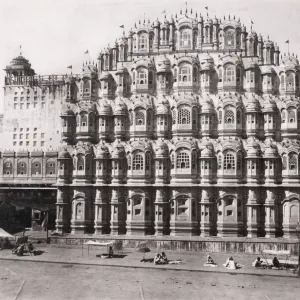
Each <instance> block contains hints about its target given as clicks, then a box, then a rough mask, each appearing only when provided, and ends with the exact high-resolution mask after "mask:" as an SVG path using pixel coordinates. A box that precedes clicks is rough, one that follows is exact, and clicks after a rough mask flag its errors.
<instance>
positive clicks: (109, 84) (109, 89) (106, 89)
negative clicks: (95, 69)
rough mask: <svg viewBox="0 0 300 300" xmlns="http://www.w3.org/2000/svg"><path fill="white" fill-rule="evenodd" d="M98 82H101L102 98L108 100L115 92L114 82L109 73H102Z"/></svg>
mask: <svg viewBox="0 0 300 300" xmlns="http://www.w3.org/2000/svg"><path fill="white" fill-rule="evenodd" d="M100 82H101V92H102V96H103V98H109V99H110V98H111V97H112V96H113V95H114V92H115V81H114V78H113V76H112V75H111V74H110V73H109V72H107V71H104V72H102V74H101V76H100Z"/></svg>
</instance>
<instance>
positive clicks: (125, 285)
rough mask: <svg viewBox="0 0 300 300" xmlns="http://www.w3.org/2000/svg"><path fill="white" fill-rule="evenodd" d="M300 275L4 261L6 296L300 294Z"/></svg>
mask: <svg viewBox="0 0 300 300" xmlns="http://www.w3.org/2000/svg"><path fill="white" fill-rule="evenodd" d="M299 295H300V279H298V278H289V277H283V278H280V277H270V276H251V275H238V274H237V275H230V274H224V273H201V272H196V273H195V272H186V271H174V270H165V271H163V270H151V269H149V270H147V269H131V268H128V269H127V268H118V267H103V266H80V265H70V264H68V265H64V264H48V263H38V262H24V261H4V260H3V261H0V299H5V300H10V299H18V300H20V299H51V300H54V299H141V300H144V299H145V300H148V299H164V300H167V299H203V300H206V299H223V300H225V299H255V300H259V299H272V300H273V299H289V300H293V299H299V297H300V296H299Z"/></svg>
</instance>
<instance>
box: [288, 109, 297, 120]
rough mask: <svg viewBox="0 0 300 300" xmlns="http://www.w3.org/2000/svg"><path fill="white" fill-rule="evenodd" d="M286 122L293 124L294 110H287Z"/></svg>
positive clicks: (294, 118)
mask: <svg viewBox="0 0 300 300" xmlns="http://www.w3.org/2000/svg"><path fill="white" fill-rule="evenodd" d="M288 120H289V123H295V122H296V114H295V111H294V109H289V110H288Z"/></svg>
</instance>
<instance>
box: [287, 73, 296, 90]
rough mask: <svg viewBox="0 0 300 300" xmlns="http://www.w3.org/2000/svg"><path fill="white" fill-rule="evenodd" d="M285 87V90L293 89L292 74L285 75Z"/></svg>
mask: <svg viewBox="0 0 300 300" xmlns="http://www.w3.org/2000/svg"><path fill="white" fill-rule="evenodd" d="M286 85H287V88H294V74H293V73H292V72H288V73H287V74H286Z"/></svg>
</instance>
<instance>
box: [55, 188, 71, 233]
mask: <svg viewBox="0 0 300 300" xmlns="http://www.w3.org/2000/svg"><path fill="white" fill-rule="evenodd" d="M68 200H69V199H68V190H67V188H66V187H58V188H57V202H56V232H58V233H65V232H69V228H70V203H69V201H68Z"/></svg>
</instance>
